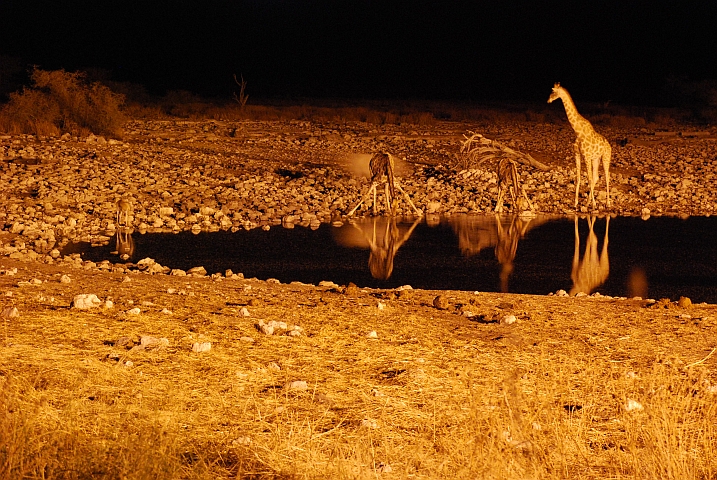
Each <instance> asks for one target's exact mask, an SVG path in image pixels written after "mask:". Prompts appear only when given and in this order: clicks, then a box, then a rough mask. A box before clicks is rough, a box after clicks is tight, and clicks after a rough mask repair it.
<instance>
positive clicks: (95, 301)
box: [72, 293, 102, 310]
mask: <svg viewBox="0 0 717 480" xmlns="http://www.w3.org/2000/svg"><path fill="white" fill-rule="evenodd" d="M100 304H102V302H101V301H100V299H99V298H97V295H95V294H94V293H81V294H79V295H75V297H74V298H73V299H72V307H73V308H77V309H80V310H86V309H88V308H94V307H99V306H100Z"/></svg>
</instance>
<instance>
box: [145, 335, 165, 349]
mask: <svg viewBox="0 0 717 480" xmlns="http://www.w3.org/2000/svg"><path fill="white" fill-rule="evenodd" d="M168 345H169V340H168V339H167V338H165V337H162V338H157V337H152V336H149V335H142V336H141V337H139V346H140V347H142V348H152V347H166V346H168Z"/></svg>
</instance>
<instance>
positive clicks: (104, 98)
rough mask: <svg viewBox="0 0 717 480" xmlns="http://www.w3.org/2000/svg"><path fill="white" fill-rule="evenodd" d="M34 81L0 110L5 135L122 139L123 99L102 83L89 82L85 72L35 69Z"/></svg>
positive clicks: (0, 120) (1, 125) (14, 94)
mask: <svg viewBox="0 0 717 480" xmlns="http://www.w3.org/2000/svg"><path fill="white" fill-rule="evenodd" d="M31 79H32V82H33V86H32V87H30V88H28V87H25V88H23V90H22V92H16V93H12V94H10V101H9V102H8V103H7V104H6V105H5V106H4V107H3V108H2V110H0V127H1V128H3V129H4V130H5V131H7V132H9V133H31V134H35V135H57V134H58V133H65V132H68V133H71V134H73V135H80V136H84V135H86V134H88V133H94V134H97V135H107V136H111V137H121V136H122V127H123V125H124V123H125V120H126V118H125V115H124V114H123V113H122V111H121V110H120V108H121V106H122V104H123V103H124V96H123V95H119V94H116V93H113V92H112V91H111V90H110V89H109V88H107V87H106V86H104V85H102V84H101V83H99V82H94V83H89V82H87V80H86V77H85V74H84V73H82V72H74V73H70V72H65V71H64V70H53V71H47V70H40V69H38V68H35V69H34V70H33V72H32V75H31Z"/></svg>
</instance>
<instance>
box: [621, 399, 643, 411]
mask: <svg viewBox="0 0 717 480" xmlns="http://www.w3.org/2000/svg"><path fill="white" fill-rule="evenodd" d="M644 409H645V407H643V406H642V404H641V403H640V402H638V401H637V400H633V399H631V398H628V399H627V402H625V410H627V411H628V412H639V411H641V410H644Z"/></svg>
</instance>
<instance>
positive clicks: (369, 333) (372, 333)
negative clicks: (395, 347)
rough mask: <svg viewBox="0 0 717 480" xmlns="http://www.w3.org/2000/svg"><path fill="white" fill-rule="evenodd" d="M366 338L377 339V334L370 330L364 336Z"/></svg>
mask: <svg viewBox="0 0 717 480" xmlns="http://www.w3.org/2000/svg"><path fill="white" fill-rule="evenodd" d="M366 338H378V333H376V330H371V331H370V332H368V333H367V334H366Z"/></svg>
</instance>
